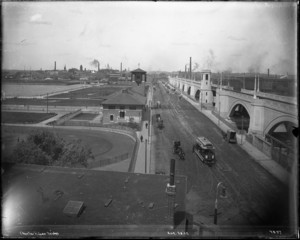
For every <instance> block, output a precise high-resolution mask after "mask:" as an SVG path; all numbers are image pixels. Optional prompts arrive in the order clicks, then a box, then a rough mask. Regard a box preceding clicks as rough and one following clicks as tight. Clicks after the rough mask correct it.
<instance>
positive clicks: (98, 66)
mask: <svg viewBox="0 0 300 240" xmlns="http://www.w3.org/2000/svg"><path fill="white" fill-rule="evenodd" d="M99 71H100V63H99V62H98V72H99Z"/></svg>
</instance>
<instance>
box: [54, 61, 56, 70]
mask: <svg viewBox="0 0 300 240" xmlns="http://www.w3.org/2000/svg"><path fill="white" fill-rule="evenodd" d="M54 71H56V61H54Z"/></svg>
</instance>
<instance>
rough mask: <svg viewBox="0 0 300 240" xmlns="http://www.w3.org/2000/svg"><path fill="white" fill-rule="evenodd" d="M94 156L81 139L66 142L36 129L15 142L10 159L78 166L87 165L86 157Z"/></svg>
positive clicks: (19, 161) (54, 135)
mask: <svg viewBox="0 0 300 240" xmlns="http://www.w3.org/2000/svg"><path fill="white" fill-rule="evenodd" d="M89 158H92V159H93V158H94V156H93V154H92V151H91V150H90V148H87V147H86V146H84V145H82V143H81V140H77V141H72V142H66V141H64V140H63V139H62V138H60V137H59V136H58V135H56V134H54V133H52V132H49V131H41V130H36V131H33V132H32V133H30V134H29V136H28V138H27V139H26V141H22V142H20V143H18V144H17V146H16V148H15V151H14V153H13V156H12V159H13V160H14V161H15V162H18V163H29V164H40V165H50V166H51V165H54V166H67V167H74V166H76V167H79V166H84V167H87V166H88V159H89Z"/></svg>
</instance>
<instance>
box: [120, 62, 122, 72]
mask: <svg viewBox="0 0 300 240" xmlns="http://www.w3.org/2000/svg"><path fill="white" fill-rule="evenodd" d="M120 72H121V73H122V63H121V67H120Z"/></svg>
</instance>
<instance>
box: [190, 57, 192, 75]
mask: <svg viewBox="0 0 300 240" xmlns="http://www.w3.org/2000/svg"><path fill="white" fill-rule="evenodd" d="M190 79H192V57H190Z"/></svg>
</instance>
